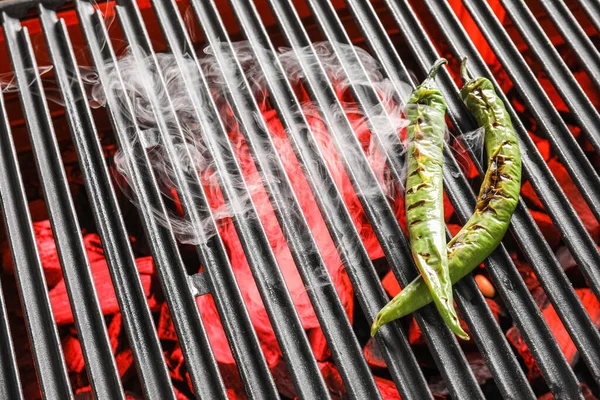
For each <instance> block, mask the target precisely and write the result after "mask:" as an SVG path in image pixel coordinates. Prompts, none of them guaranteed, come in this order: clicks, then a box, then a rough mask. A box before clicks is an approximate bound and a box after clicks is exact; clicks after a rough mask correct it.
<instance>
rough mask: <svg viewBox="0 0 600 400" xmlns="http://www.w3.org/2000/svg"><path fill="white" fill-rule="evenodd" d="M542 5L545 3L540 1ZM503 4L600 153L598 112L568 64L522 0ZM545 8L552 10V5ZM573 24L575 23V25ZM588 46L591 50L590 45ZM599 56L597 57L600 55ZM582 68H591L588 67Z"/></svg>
mask: <svg viewBox="0 0 600 400" xmlns="http://www.w3.org/2000/svg"><path fill="white" fill-rule="evenodd" d="M553 1H554V2H556V3H557V4H558V3H561V1H560V0H553ZM542 3H545V2H544V1H542ZM503 5H504V8H505V9H506V11H507V12H508V14H509V15H510V18H511V19H512V20H513V22H514V24H515V26H516V27H517V29H518V30H519V32H521V36H523V39H525V41H526V43H527V45H528V46H529V49H530V50H531V51H532V52H533V54H535V56H536V57H537V59H538V61H539V63H540V65H541V66H542V68H544V71H546V73H547V74H548V77H549V78H550V79H551V80H552V82H553V83H554V87H555V88H556V89H557V90H558V92H559V93H560V95H561V97H562V99H563V101H564V102H565V104H567V106H568V107H569V110H570V111H571V114H573V115H574V116H575V119H576V120H577V122H578V124H579V126H580V127H581V129H582V131H583V133H584V134H585V135H586V137H587V138H588V139H589V141H590V143H592V145H593V146H594V148H595V149H596V151H597V152H599V153H600V132H598V126H600V114H599V113H598V110H596V108H595V107H594V105H593V104H592V102H591V101H590V99H589V98H588V97H587V96H586V95H585V93H584V92H583V89H582V88H581V86H579V83H578V82H577V79H575V77H574V76H573V74H572V73H571V71H570V70H569V67H567V64H565V62H564V61H563V60H562V58H561V57H560V54H558V51H557V50H556V49H555V48H554V45H552V42H551V41H550V39H549V38H548V36H546V34H545V33H544V30H543V29H542V27H541V26H540V24H539V23H538V22H537V21H536V19H535V16H534V15H533V13H532V12H531V11H530V10H529V8H527V5H526V4H525V2H524V1H523V0H503ZM547 7H548V8H553V7H554V6H547ZM567 12H568V9H567ZM574 23H575V24H576V22H574ZM584 35H585V33H584ZM586 39H587V37H586ZM588 40H589V39H588ZM590 45H591V46H592V47H593V45H592V44H591V42H590ZM571 46H572V48H573V50H574V51H577V48H578V47H577V46H573V44H571ZM596 54H597V53H596ZM598 56H599V58H600V55H598ZM585 65H586V66H587V67H588V68H590V69H591V67H590V66H588V65H587V64H585ZM599 71H600V69H599ZM590 77H592V78H593V80H592V82H594V83H595V84H597V87H598V88H600V81H596V80H595V77H594V76H593V75H591V74H590Z"/></svg>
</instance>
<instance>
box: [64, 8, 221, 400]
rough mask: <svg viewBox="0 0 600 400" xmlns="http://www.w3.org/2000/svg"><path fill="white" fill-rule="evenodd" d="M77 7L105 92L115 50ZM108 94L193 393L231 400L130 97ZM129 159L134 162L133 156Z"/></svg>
mask: <svg viewBox="0 0 600 400" xmlns="http://www.w3.org/2000/svg"><path fill="white" fill-rule="evenodd" d="M75 4H76V8H77V14H78V17H79V22H80V24H81V29H82V31H83V33H84V36H85V38H86V42H87V47H88V51H89V52H90V55H91V56H92V60H93V62H94V65H95V67H96V72H97V73H98V77H99V79H100V82H101V83H102V85H103V87H104V88H110V87H112V84H114V82H110V81H109V75H108V71H107V67H108V66H109V65H116V61H117V60H116V57H115V54H114V51H113V49H112V46H110V39H109V37H108V33H107V31H106V26H105V25H104V21H103V19H102V14H101V13H100V12H99V11H95V10H94V7H93V6H92V5H91V4H89V3H87V2H85V1H81V0H76V2H75ZM117 78H118V82H117V84H118V85H119V87H120V88H121V92H122V93H123V92H124V83H123V80H122V77H121V76H120V73H119V72H118V71H117ZM104 95H105V98H106V101H107V105H108V111H109V115H110V117H111V122H112V124H113V128H114V131H115V133H116V134H117V137H118V139H119V142H120V145H121V149H122V151H124V152H126V154H129V155H131V154H135V155H136V157H135V160H136V162H130V163H129V164H128V166H127V167H128V168H129V170H130V176H132V184H133V186H134V189H135V193H136V196H137V198H138V202H139V205H140V214H141V216H142V220H143V222H144V227H145V229H146V234H147V237H148V239H149V243H150V246H151V249H152V254H153V256H154V262H155V265H156V268H157V270H158V274H159V278H160V281H161V283H162V287H163V292H164V294H165V297H166V300H167V304H168V306H169V310H170V312H171V317H172V319H173V323H174V326H175V329H176V331H177V335H178V337H179V343H180V345H181V348H182V350H183V354H184V357H185V362H186V366H187V368H188V371H189V373H190V377H191V381H192V384H193V386H194V391H195V393H196V395H197V396H199V397H204V398H211V399H212V398H220V399H226V398H227V393H226V390H225V386H224V384H223V381H222V379H221V376H220V375H219V371H218V368H217V364H216V361H215V359H214V355H213V353H212V351H211V349H210V343H209V341H208V337H207V335H206V330H205V328H204V324H203V323H202V319H201V318H200V314H199V311H198V307H197V306H196V302H195V299H194V297H193V296H192V293H191V291H190V288H189V284H188V279H189V278H188V275H187V274H186V271H185V269H184V265H183V261H182V260H181V256H180V254H179V252H178V249H177V242H176V241H175V238H174V237H173V234H172V232H171V231H170V230H169V229H168V228H165V227H163V226H161V225H160V224H159V223H158V221H157V220H156V219H155V216H154V215H155V214H154V213H155V212H157V211H158V212H160V213H161V215H162V217H163V218H165V219H166V218H167V213H166V210H165V206H164V204H163V202H162V199H161V195H160V191H159V189H158V187H157V186H156V181H155V180H154V176H153V173H152V168H151V167H150V163H149V160H148V157H147V155H146V152H145V151H144V149H143V148H141V147H140V142H139V141H135V142H132V141H131V138H132V136H133V137H139V134H140V132H139V129H138V128H137V127H136V126H132V125H131V124H130V123H129V122H128V121H133V119H132V116H133V112H132V106H131V104H130V103H129V102H128V101H127V99H125V104H126V107H127V109H126V110H123V109H121V108H120V106H119V104H120V102H121V99H119V98H117V94H116V93H114V92H113V91H112V90H105V93H104ZM128 159H129V160H131V159H133V158H131V157H128Z"/></svg>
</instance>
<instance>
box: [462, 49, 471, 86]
mask: <svg viewBox="0 0 600 400" xmlns="http://www.w3.org/2000/svg"><path fill="white" fill-rule="evenodd" d="M467 59H468V57H467V56H465V57H463V59H462V62H461V63H460V77H461V78H462V80H463V84H465V83H467V82H468V81H470V80H471V79H473V77H472V76H471V74H470V73H469V70H468V69H467Z"/></svg>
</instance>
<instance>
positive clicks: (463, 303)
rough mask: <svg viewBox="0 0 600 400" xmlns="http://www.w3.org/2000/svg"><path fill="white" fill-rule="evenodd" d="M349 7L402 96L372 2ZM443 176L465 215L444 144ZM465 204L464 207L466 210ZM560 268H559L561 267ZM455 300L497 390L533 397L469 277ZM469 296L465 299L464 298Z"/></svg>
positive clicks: (464, 196) (402, 71)
mask: <svg viewBox="0 0 600 400" xmlns="http://www.w3.org/2000/svg"><path fill="white" fill-rule="evenodd" d="M346 3H347V4H348V7H349V9H350V10H351V12H352V13H353V15H354V17H355V20H356V22H357V23H358V25H359V27H360V29H361V31H362V33H363V36H364V37H365V39H366V42H367V44H368V45H369V47H370V48H371V49H372V50H373V52H374V53H375V54H376V55H377V57H378V59H379V60H380V62H381V63H382V67H383V70H384V71H385V73H386V74H387V76H388V77H389V78H390V79H391V82H392V83H393V84H394V88H395V90H396V94H397V95H398V96H400V97H401V96H402V93H403V92H404V91H405V88H403V87H400V86H399V83H400V82H411V80H410V78H409V76H408V72H407V70H406V67H405V66H404V64H403V63H402V61H401V59H400V57H399V55H398V53H397V52H396V51H395V49H394V47H393V44H392V43H391V40H390V38H389V36H387V33H386V31H385V28H384V27H383V25H382V24H381V21H379V19H378V18H377V15H376V13H375V10H374V9H373V7H372V5H371V4H370V3H369V2H368V1H366V0H347V1H346ZM382 144H383V146H384V147H388V148H387V149H386V150H387V154H388V155H389V156H390V159H391V157H393V156H394V154H398V153H397V152H395V151H394V149H393V148H389V147H391V146H389V145H387V143H386V142H384V143H382ZM445 151H446V156H445V165H444V171H445V175H444V179H445V181H446V182H447V183H446V190H447V192H448V195H449V197H450V199H451V201H453V204H454V205H455V209H457V210H458V211H459V213H461V214H462V218H465V217H468V212H469V210H470V209H471V208H472V207H473V197H474V195H473V193H472V192H471V189H470V187H469V185H468V183H467V182H466V180H465V179H464V177H463V175H462V173H461V170H460V167H459V166H458V164H457V162H456V160H455V159H454V156H453V154H452V152H451V151H449V149H448V148H447V147H446V149H445ZM465 205H466V209H465ZM561 271H562V270H561ZM455 289H456V290H455V296H456V300H457V302H458V304H459V306H460V308H461V311H462V313H461V314H462V316H463V317H465V319H466V321H467V323H468V325H469V329H470V331H471V333H472V334H473V336H474V337H475V340H476V342H477V345H478V347H479V348H480V350H481V352H482V355H483V356H484V358H485V359H486V363H487V364H488V366H490V369H491V371H492V374H493V375H494V381H495V382H496V385H497V386H498V388H499V389H500V391H501V392H502V393H503V394H504V395H505V396H507V397H510V396H516V398H520V399H525V398H535V396H534V394H533V392H532V390H531V387H530V386H529V383H528V381H527V378H526V377H525V375H524V373H523V371H522V370H521V368H520V366H519V364H518V362H517V360H516V357H515V356H514V355H513V354H512V350H511V347H510V345H509V344H508V342H507V340H506V337H505V336H504V333H503V332H502V331H501V330H500V327H499V326H498V325H497V324H496V323H495V321H494V319H493V316H492V314H491V312H490V310H489V308H488V307H487V305H486V304H485V300H484V298H483V296H482V295H481V293H480V291H479V290H478V289H477V286H476V285H475V282H474V280H473V278H472V277H470V276H469V277H466V278H464V279H463V280H462V281H461V282H460V283H458V284H457V285H456V286H455ZM467 299H468V300H467Z"/></svg>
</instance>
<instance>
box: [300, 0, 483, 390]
mask: <svg viewBox="0 0 600 400" xmlns="http://www.w3.org/2000/svg"><path fill="white" fill-rule="evenodd" d="M309 5H310V7H311V9H312V11H313V15H314V16H315V17H316V20H317V22H318V25H319V27H320V28H321V30H322V31H323V32H324V35H325V36H326V38H327V40H328V41H329V42H330V43H331V46H332V48H333V50H334V53H335V54H336V56H337V58H338V59H339V60H340V65H341V66H342V68H344V69H345V72H346V77H347V78H348V80H349V82H350V87H351V89H352V92H353V94H354V97H355V98H356V100H357V103H358V104H359V105H360V106H361V107H362V109H363V112H364V113H365V116H366V118H367V121H375V120H377V122H378V123H377V125H376V126H374V125H372V124H371V127H370V128H371V132H372V134H373V135H374V136H375V137H376V139H377V140H378V141H379V144H380V146H381V147H383V148H385V146H386V145H384V144H383V142H386V140H384V139H382V137H383V136H382V135H384V134H385V133H383V132H381V129H382V126H381V124H383V123H385V124H386V126H385V127H383V129H384V130H385V131H387V132H393V131H394V127H393V123H392V121H391V120H390V117H389V115H388V114H387V112H386V111H385V109H384V108H383V105H382V104H381V103H380V102H379V97H378V95H377V93H376V92H375V90H374V88H373V86H372V84H371V85H369V84H367V85H365V84H361V83H360V82H369V78H368V76H367V72H366V70H365V69H364V66H363V65H362V64H361V62H360V61H359V58H358V55H357V54H356V52H355V51H354V48H353V47H351V46H350V45H351V41H350V39H349V38H348V36H347V35H346V34H345V32H344V30H343V28H342V27H341V22H340V21H339V18H338V17H337V15H336V13H335V10H334V9H333V7H332V6H331V4H329V3H327V2H322V1H309ZM342 44H346V45H348V47H347V48H345V49H344V48H341V47H340V45H342ZM349 70H351V71H352V72H351V73H350V72H348V71H349ZM357 82H358V83H357ZM396 142H397V143H394V145H392V146H391V147H393V148H392V149H388V150H389V151H387V152H386V156H387V160H388V166H389V167H390V170H391V171H392V174H393V175H394V177H395V178H396V184H397V185H398V187H399V188H400V191H401V192H402V191H403V190H404V179H403V178H402V170H403V165H402V163H401V161H400V159H399V154H401V152H402V144H401V143H400V141H399V140H397V141H396ZM354 144H355V147H356V149H357V151H361V149H360V147H359V146H358V145H359V144H358V142H357V141H355V143H354ZM343 147H344V149H345V151H348V150H347V149H348V147H347V146H345V145H344V146H343ZM366 167H367V168H368V164H367V166H366ZM369 190H371V189H370V188H369ZM381 196H382V197H383V193H381ZM369 197H370V199H369V200H371V201H372V195H370V196H369ZM378 204H379V203H378ZM379 215H383V216H384V217H385V218H387V219H395V216H394V214H393V213H392V212H391V209H389V208H386V209H382V210H379V213H378V214H377V216H378V217H376V224H381V217H379ZM394 234H395V235H402V232H394ZM388 237H389V236H388V235H387V234H380V236H379V239H380V241H383V242H384V248H385V241H386V239H387V240H389V239H388ZM386 255H387V256H388V257H389V255H388V254H386ZM396 267H397V266H396ZM432 309H433V307H430V310H432ZM432 311H433V310H432ZM433 312H434V315H436V316H437V314H435V313H436V312H435V311H433ZM438 332H439V333H437V332H436V331H434V333H433V334H432V333H429V335H427V333H428V332H427V330H425V329H424V333H425V334H426V335H427V336H428V339H429V345H430V346H431V348H432V350H433V351H432V354H433V355H434V358H435V359H436V361H437V363H438V365H439V366H440V367H439V368H440V370H441V371H442V374H443V375H444V378H445V379H446V381H447V383H448V385H449V388H450V390H451V392H452V393H453V395H454V396H456V397H457V398H478V397H483V394H482V393H481V392H480V389H479V385H478V384H477V381H476V380H475V378H474V377H473V375H472V372H471V369H470V368H469V367H468V364H467V363H466V360H465V359H464V355H463V354H462V352H460V351H458V352H457V353H458V354H457V353H454V354H453V351H456V350H458V348H459V346H458V343H457V342H456V338H455V336H454V335H453V334H452V333H451V332H449V331H448V330H447V329H439V330H438ZM442 343H443V344H445V345H446V346H444V345H441V344H442ZM449 343H453V346H449V347H448V346H447V345H448V344H449ZM446 348H448V349H449V351H444V350H445V349H446Z"/></svg>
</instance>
